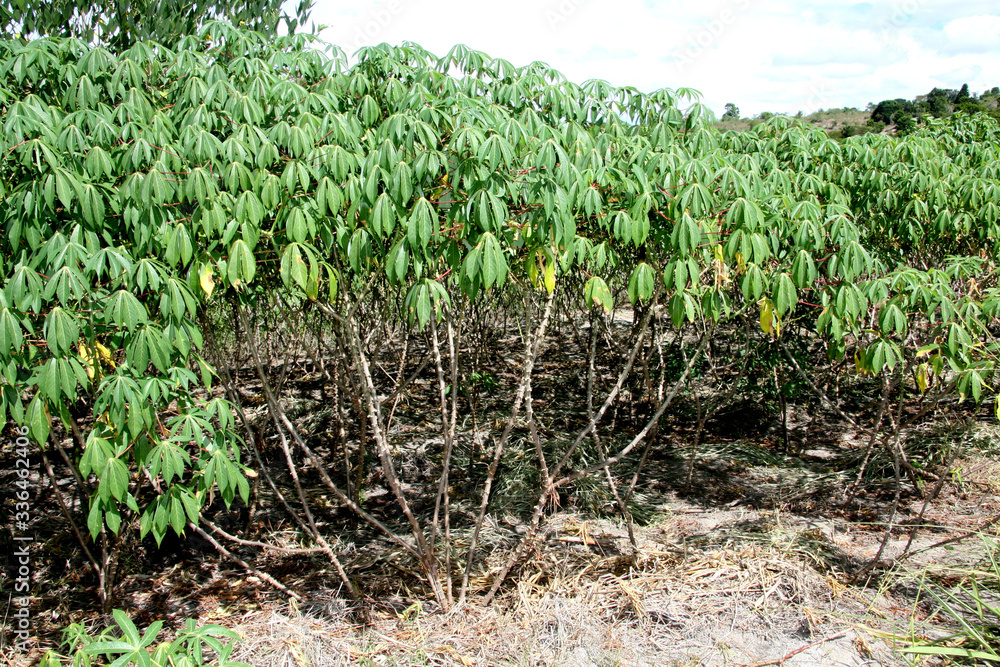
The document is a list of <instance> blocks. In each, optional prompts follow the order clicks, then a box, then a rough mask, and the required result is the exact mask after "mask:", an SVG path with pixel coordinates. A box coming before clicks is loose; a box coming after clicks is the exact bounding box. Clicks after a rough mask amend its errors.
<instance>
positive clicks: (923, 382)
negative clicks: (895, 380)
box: [917, 364, 929, 394]
mask: <svg viewBox="0 0 1000 667" xmlns="http://www.w3.org/2000/svg"><path fill="white" fill-rule="evenodd" d="M927 368H928V367H927V364H920V365H919V366H918V367H917V386H918V387H920V393H921V394H923V393H926V392H927V385H928V384H929V383H928V381H927Z"/></svg>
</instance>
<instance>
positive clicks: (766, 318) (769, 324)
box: [760, 299, 774, 334]
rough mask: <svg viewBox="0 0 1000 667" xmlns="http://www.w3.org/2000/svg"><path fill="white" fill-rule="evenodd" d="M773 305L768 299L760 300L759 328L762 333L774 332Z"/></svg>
mask: <svg viewBox="0 0 1000 667" xmlns="http://www.w3.org/2000/svg"><path fill="white" fill-rule="evenodd" d="M773 325H774V307H773V306H772V305H771V300H770V299H761V300H760V328H761V329H762V330H763V331H764V333H766V334H769V333H774V326H773Z"/></svg>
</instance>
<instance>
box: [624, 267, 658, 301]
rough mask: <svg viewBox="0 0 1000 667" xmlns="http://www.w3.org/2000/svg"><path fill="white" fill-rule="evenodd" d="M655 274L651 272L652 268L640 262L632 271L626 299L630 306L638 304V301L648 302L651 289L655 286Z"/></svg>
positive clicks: (651, 292) (651, 293)
mask: <svg viewBox="0 0 1000 667" xmlns="http://www.w3.org/2000/svg"><path fill="white" fill-rule="evenodd" d="M655 281H656V273H655V272H654V271H653V269H652V267H650V266H649V264H646V263H645V262H640V263H639V265H638V266H636V267H635V269H633V270H632V276H631V277H630V278H629V281H628V298H629V301H631V302H632V304H633V305H634V304H636V303H639V302H640V301H648V300H649V298H650V297H651V296H652V295H653V288H654V286H655Z"/></svg>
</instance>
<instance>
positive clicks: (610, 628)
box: [238, 507, 901, 667]
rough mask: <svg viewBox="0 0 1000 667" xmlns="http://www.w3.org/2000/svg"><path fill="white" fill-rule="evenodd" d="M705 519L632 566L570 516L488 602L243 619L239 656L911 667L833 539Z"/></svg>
mask: <svg viewBox="0 0 1000 667" xmlns="http://www.w3.org/2000/svg"><path fill="white" fill-rule="evenodd" d="M709 514H711V513H708V512H701V511H697V510H694V509H693V508H689V507H688V508H679V509H678V511H677V512H676V513H674V514H672V515H670V516H667V517H665V518H664V520H663V521H661V522H660V523H659V524H657V525H654V526H649V527H646V528H644V529H643V530H641V531H640V532H639V547H640V548H639V553H638V554H637V555H636V556H634V557H633V556H632V555H626V554H625V553H622V552H625V551H628V548H627V545H628V542H627V539H626V538H625V536H624V531H623V530H622V529H621V528H620V527H617V526H615V525H613V524H610V523H607V522H596V521H583V520H582V518H581V517H580V516H577V515H573V514H560V515H558V516H557V517H555V518H554V519H553V521H551V522H550V523H549V524H547V526H548V530H547V532H546V533H545V534H544V536H542V537H541V538H540V539H539V542H538V544H537V545H536V548H535V550H534V551H533V552H532V553H531V555H530V558H529V559H528V560H527V562H525V563H524V564H523V565H522V567H521V571H520V576H519V577H518V579H517V584H516V587H514V588H512V589H510V590H508V591H507V592H506V594H505V595H504V596H503V597H502V598H500V599H499V600H498V601H497V602H496V603H495V604H494V605H493V606H492V607H489V608H483V607H481V606H478V605H474V604H473V605H466V606H463V607H458V608H456V609H453V610H452V611H451V612H449V613H427V612H425V611H424V609H423V608H422V607H421V606H420V605H419V604H409V603H408V602H407V601H403V600H398V601H397V603H396V604H394V605H393V604H391V603H390V604H385V605H382V606H381V607H379V608H378V609H376V610H374V612H373V613H372V614H371V617H370V619H369V623H368V624H367V625H361V624H358V623H355V622H353V621H352V620H350V619H351V615H350V614H349V613H348V611H347V610H346V609H345V608H344V607H343V606H342V605H340V603H338V602H336V601H335V600H332V601H331V602H329V603H316V604H312V605H310V606H307V607H303V608H301V609H300V608H297V607H295V606H291V607H289V606H287V605H281V606H275V607H274V608H270V609H265V610H260V611H254V612H251V613H249V614H247V615H246V616H244V617H243V618H242V619H241V620H240V622H239V623H238V630H239V631H240V632H242V634H243V635H244V636H245V637H246V640H245V641H244V642H243V644H242V647H241V648H240V649H239V651H240V653H239V656H238V657H239V658H240V659H243V660H246V661H247V662H250V663H251V664H253V665H255V666H256V667H286V666H287V667H296V666H301V667H304V666H305V665H315V666H317V667H326V666H331V667H332V666H336V665H462V666H463V667H465V666H468V665H511V666H515V665H516V666H522V665H524V666H527V665H539V664H544V665H567V666H584V665H673V666H678V667H681V666H687V665H691V666H693V665H755V664H760V663H762V662H766V661H768V660H774V659H780V658H783V657H785V656H788V654H790V653H793V652H796V651H799V650H800V649H804V650H801V651H800V652H798V653H796V654H795V662H794V663H792V664H793V667H807V666H809V665H858V666H860V665H864V664H883V665H895V664H901V663H897V662H895V661H894V659H893V657H892V653H891V650H890V649H889V647H888V646H887V645H885V644H884V643H882V642H881V641H880V640H877V639H875V638H873V637H872V636H871V635H867V634H865V633H864V632H862V631H860V630H858V623H860V622H861V619H865V621H864V622H865V623H866V624H869V625H870V624H871V619H872V611H873V610H875V612H876V616H875V617H876V618H877V615H878V614H882V615H883V616H887V615H888V614H889V613H890V612H888V611H881V610H880V609H879V608H878V605H873V603H872V602H871V601H870V600H868V599H867V598H866V597H864V595H862V594H860V593H856V592H852V591H851V590H850V589H848V588H847V587H845V586H844V585H842V584H841V583H840V582H839V580H838V576H837V575H838V573H839V571H840V570H839V568H840V566H841V564H842V562H841V560H842V554H841V553H840V552H839V551H838V549H837V548H836V546H835V545H834V544H832V543H831V542H830V540H829V539H828V538H827V537H826V536H825V534H824V533H822V532H821V531H818V530H815V529H808V528H792V527H787V526H783V525H781V523H780V522H777V521H774V520H773V519H772V518H769V517H765V516H761V515H758V514H756V513H747V512H743V513H742V514H743V516H739V514H738V513H737V512H736V511H733V512H731V514H730V515H727V516H725V517H720V516H708V515H709ZM720 518H721V519H722V520H721V523H720V522H719V520H720ZM703 520H705V521H704V523H702V521H703ZM498 523H499V522H494V525H497V524H498ZM703 525H704V526H712V527H711V528H709V529H708V530H706V531H702V530H700V528H701V527H702V526H703ZM619 550H620V551H619ZM494 560H495V561H496V562H494ZM500 560H501V557H500V556H499V555H498V556H497V557H496V558H495V559H492V558H491V559H490V560H489V561H488V562H487V572H489V571H492V570H493V569H495V568H496V567H498V566H499V563H500ZM477 583H479V584H481V585H483V586H485V585H486V584H487V583H488V580H487V577H485V576H484V577H483V581H481V582H477ZM888 600H889V598H888V597H883V598H882V600H881V601H880V602H879V605H883V606H884V605H886V604H889V602H888ZM841 633H845V634H841ZM775 664H778V663H775Z"/></svg>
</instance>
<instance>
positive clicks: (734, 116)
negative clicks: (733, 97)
mask: <svg viewBox="0 0 1000 667" xmlns="http://www.w3.org/2000/svg"><path fill="white" fill-rule="evenodd" d="M739 119H740V108H739V107H738V106H736V105H735V104H733V103H732V102H727V103H726V112H725V113H724V114H722V120H739Z"/></svg>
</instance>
